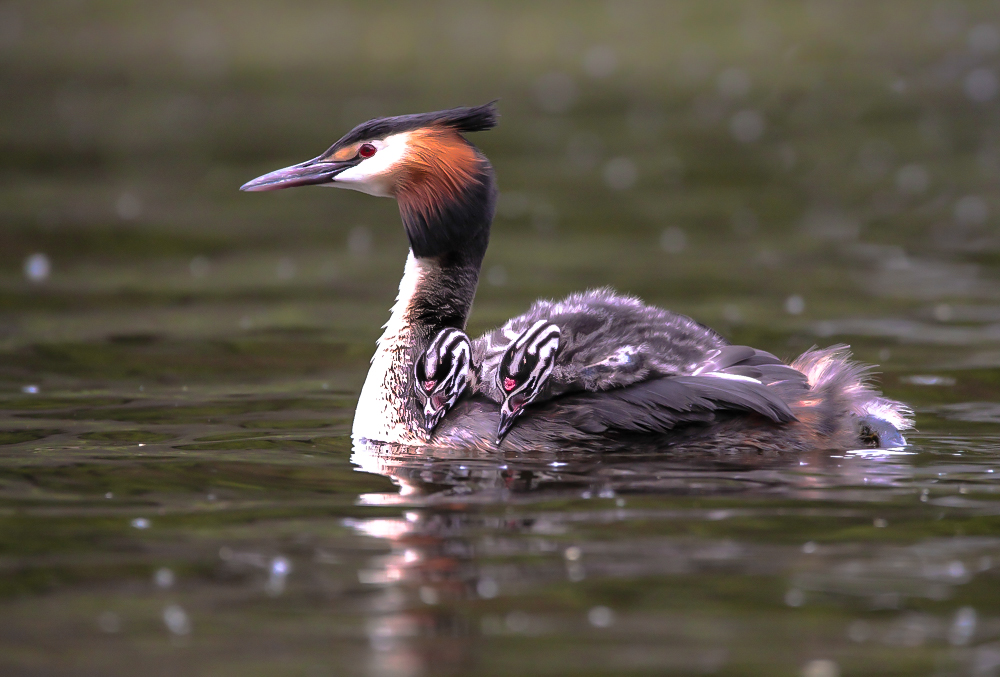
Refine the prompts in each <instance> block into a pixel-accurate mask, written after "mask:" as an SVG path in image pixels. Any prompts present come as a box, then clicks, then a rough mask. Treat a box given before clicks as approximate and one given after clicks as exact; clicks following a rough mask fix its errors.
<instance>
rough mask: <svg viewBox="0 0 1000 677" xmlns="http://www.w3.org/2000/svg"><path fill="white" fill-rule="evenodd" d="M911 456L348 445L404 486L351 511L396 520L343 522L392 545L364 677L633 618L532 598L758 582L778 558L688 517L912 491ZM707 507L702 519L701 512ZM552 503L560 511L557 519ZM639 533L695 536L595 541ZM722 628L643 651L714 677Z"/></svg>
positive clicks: (465, 662) (461, 662)
mask: <svg viewBox="0 0 1000 677" xmlns="http://www.w3.org/2000/svg"><path fill="white" fill-rule="evenodd" d="M906 460H907V459H905V458H901V457H896V456H893V455H891V453H888V452H886V453H882V454H881V455H877V456H875V455H873V456H852V457H848V456H845V454H844V453H843V452H825V451H814V452H812V453H807V454H794V455H792V454H788V455H781V454H772V455H762V454H757V453H726V452H722V451H720V452H718V453H717V454H716V455H715V456H714V457H706V456H704V455H700V456H698V457H697V458H694V459H692V458H691V457H690V456H686V455H684V454H673V453H670V452H669V450H668V451H664V450H656V451H653V450H650V451H648V452H636V453H621V454H604V455H594V454H590V453H586V452H580V453H575V454H574V453H570V452H565V453H558V454H555V453H538V454H514V453H511V454H507V455H505V456H500V457H498V456H497V455H496V454H489V453H477V452H475V451H470V450H461V451H459V450H453V451H449V450H435V451H434V452H433V453H428V451H427V450H426V449H425V450H421V451H420V453H416V452H414V450H412V449H411V448H408V447H403V446H393V445H378V446H373V445H357V446H356V447H355V449H354V454H353V457H352V461H353V462H354V463H355V464H356V465H357V466H358V467H359V469H361V470H363V471H366V472H373V473H377V474H381V475H384V476H386V477H388V478H390V479H391V480H392V481H393V482H394V483H395V484H397V485H398V486H399V487H400V490H399V493H381V494H365V495H362V496H361V499H360V501H361V503H362V504H364V505H368V506H384V507H388V506H396V507H398V508H399V509H400V511H401V514H400V516H398V517H375V518H371V519H353V520H350V521H348V523H347V524H348V526H350V527H352V528H353V529H355V530H356V531H357V532H359V533H361V534H364V535H366V536H370V537H374V538H377V539H379V540H380V541H382V542H383V543H385V544H387V545H388V547H389V552H388V553H387V554H383V555H378V556H376V557H373V558H372V559H371V560H370V562H369V563H368V565H367V566H366V567H365V568H364V569H362V570H361V571H360V572H359V579H360V580H361V582H362V583H364V584H366V585H370V586H373V587H375V588H377V590H378V592H377V594H376V595H375V596H374V597H373V599H372V602H371V605H370V617H369V620H368V623H367V626H366V630H367V633H368V638H369V642H370V645H371V649H372V663H371V668H372V674H378V675H393V676H402V675H407V676H408V675H418V674H435V675H436V674H452V673H464V672H467V671H470V670H473V669H474V668H475V666H476V663H477V662H478V661H481V660H485V656H486V654H488V653H489V652H490V651H491V650H490V649H489V648H488V647H486V646H484V645H483V644H482V643H481V642H476V641H470V638H476V637H479V638H482V639H484V640H489V639H491V638H496V639H501V638H503V637H507V638H511V637H522V638H524V637H530V636H532V635H562V634H573V633H578V632H580V631H583V632H598V631H601V632H615V631H616V629H615V627H612V626H616V625H618V626H621V627H622V628H624V627H625V626H624V624H625V623H627V622H628V621H627V616H626V615H625V614H616V612H615V611H614V610H613V609H611V608H609V607H607V606H604V605H600V604H596V603H594V604H590V603H588V605H587V607H586V608H584V609H582V610H580V611H579V612H578V613H576V614H573V615H571V617H570V615H567V614H566V613H565V610H557V611H556V612H554V613H553V610H552V609H545V610H544V612H539V611H537V610H535V611H532V609H533V606H534V605H533V604H532V599H533V598H535V597H536V596H537V595H538V594H539V590H540V589H541V590H546V591H551V590H552V589H553V586H564V585H567V584H568V585H575V584H581V583H583V582H584V581H587V582H588V583H589V584H591V585H597V586H600V585H603V584H606V583H607V581H609V580H614V579H619V580H622V579H623V583H621V584H626V585H635V584H637V581H639V580H643V579H648V578H649V577H663V576H670V577H676V576H683V575H691V574H698V573H703V572H706V571H709V572H713V571H715V572H717V570H718V569H719V568H720V567H722V568H724V569H726V570H728V571H729V572H732V570H733V569H736V570H742V569H749V570H754V569H756V568H759V562H760V561H761V560H768V559H775V555H774V553H771V552H768V553H763V552H759V550H761V548H760V547H759V546H758V545H754V544H751V543H744V542H742V541H740V540H733V539H732V538H731V537H727V538H710V537H709V538H704V537H693V536H692V535H691V534H684V530H685V529H687V528H688V526H689V525H690V523H691V522H692V521H694V522H696V523H705V522H715V523H721V522H722V521H724V520H730V519H733V518H740V517H743V518H747V517H750V516H751V515H758V514H759V512H760V508H759V507H756V506H755V505H754V503H755V502H754V500H753V499H754V498H756V499H762V498H763V499H766V498H768V497H775V498H798V499H806V500H815V499H816V498H817V497H821V496H823V493H824V492H829V491H831V490H833V491H838V492H839V491H842V490H843V489H845V488H848V487H851V488H854V489H857V488H859V485H860V487H861V488H863V487H865V486H867V485H866V484H865V483H864V482H863V479H864V477H862V476H865V477H869V478H872V479H873V481H877V482H878V483H879V484H880V485H881V486H882V487H885V486H892V485H894V484H903V483H906V482H912V481H913V480H914V471H913V468H912V467H911V466H909V465H908V464H907V463H906ZM847 461H849V462H847ZM876 478H877V479H876ZM727 496H729V497H733V498H738V499H740V502H741V503H743V502H744V501H748V502H747V504H746V506H745V507H740V506H737V507H733V506H732V504H731V503H730V504H729V506H728V507H725V508H720V507H719V505H718V503H719V499H723V500H725V498H726V497H727ZM701 498H703V499H706V500H705V505H704V507H699V504H698V503H697V500H698V499H701ZM552 501H557V502H558V505H559V506H560V507H559V509H557V510H553V509H551V505H552V503H551V502H552ZM574 504H575V505H574ZM643 521H648V522H649V523H651V524H654V525H660V526H657V527H655V528H656V529H660V528H662V525H666V524H669V525H671V528H674V526H673V525H688V526H681V527H680V531H681V533H680V534H679V535H676V534H675V535H670V536H668V537H666V538H665V537H664V536H663V534H658V535H656V534H640V536H641V537H640V538H631V539H629V542H620V543H618V542H615V543H609V542H608V541H607V540H606V534H605V535H596V537H595V534H594V533H588V532H589V531H591V530H593V529H600V530H604V529H607V528H608V527H609V526H611V525H615V524H619V525H621V527H620V528H623V529H625V530H626V531H630V532H634V531H635V530H636V527H637V525H638V524H641V523H642V522H643ZM613 528H614V527H613ZM765 549H766V548H765ZM793 552H798V550H797V549H795V550H793ZM796 556H797V555H796ZM781 560H782V558H781V557H778V558H776V561H781ZM786 564H787V562H786V563H783V564H780V565H778V566H779V567H780V566H785V565H786ZM585 585H586V584H585ZM575 594H576V595H577V596H584V597H586V596H587V593H585V592H580V591H578V592H577V593H575ZM800 594H802V593H800ZM686 622H687V621H685V623H686ZM685 632H686V631H685ZM730 632H731V630H729V629H727V627H726V624H725V623H718V622H716V621H713V624H712V627H711V628H710V629H708V630H705V632H704V633H703V635H702V636H700V638H699V640H698V641H697V642H696V643H695V644H693V645H684V646H678V645H675V642H676V641H677V639H678V638H677V637H670V635H676V634H677V630H676V629H675V630H673V631H670V632H668V633H667V634H668V637H667V638H666V643H664V639H665V638H664V637H662V636H660V637H659V639H657V643H656V646H655V647H647V648H648V649H649V651H651V652H652V653H650V654H649V656H647V658H648V660H649V662H650V665H651V666H653V665H655V666H661V667H662V666H675V667H678V668H686V669H692V670H694V669H696V670H699V671H709V672H711V671H714V670H715V669H718V668H719V667H721V665H722V664H723V663H724V662H725V660H726V656H727V649H726V645H727V643H728V642H729V641H730V640H731V639H732V638H731V637H730V636H729V635H730ZM681 634H684V633H683V632H681ZM653 638H654V637H651V638H650V639H653ZM685 642H688V643H689V639H688V640H685Z"/></svg>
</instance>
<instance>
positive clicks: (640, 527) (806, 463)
mask: <svg viewBox="0 0 1000 677" xmlns="http://www.w3.org/2000/svg"><path fill="white" fill-rule="evenodd" d="M868 4H871V5H873V6H870V7H869V6H867V5H868ZM998 58H1000V13H998V12H997V11H996V6H995V4H993V3H989V2H972V1H970V2H965V3H962V2H948V3H940V4H938V3H930V2H917V1H913V0H907V1H906V2H901V1H900V2H881V3H877V4H876V3H867V4H861V3H846V2H844V3H841V2H833V1H830V2H825V1H824V2H806V3H784V2H758V3H736V2H700V3H671V4H667V3H642V2H609V3H573V4H572V5H563V4H556V3H552V4H550V5H543V6H541V7H539V6H536V5H535V4H531V3H523V4H519V3H509V4H507V3H505V4H482V5H471V4H469V5H464V4H462V5H460V4H448V3H441V4H430V3H426V4H422V5H420V6H419V7H417V6H410V5H409V4H394V3H380V4H379V6H378V7H372V6H370V5H369V4H363V3H357V4H354V3H341V4H335V3H312V2H306V1H305V0H302V1H300V2H287V3H280V4H275V3H273V2H271V3H266V2H241V3H235V2H224V1H222V0H216V1H214V2H208V3H198V4H195V3H191V4H186V3H125V2H113V1H111V2H102V3H96V2H95V3H88V2H77V1H70V0H66V1H56V0H53V1H52V2H50V3H28V2H18V1H14V2H6V3H4V4H0V82H2V87H3V92H4V96H3V98H2V103H0V119H2V121H3V124H2V125H0V147H2V151H0V172H2V173H3V179H4V180H3V181H2V183H0V219H2V227H0V407H2V409H0V445H2V446H0V525H2V526H0V572H2V575H0V672H2V673H3V674H5V675H8V674H9V675H132V674H143V675H160V674H162V675H181V674H183V675H241V676H245V675H278V674H280V675H334V674H361V675H376V676H383V675H384V676H392V677H410V676H417V675H451V674H454V675H466V674H469V675H471V674H476V675H479V674H482V675H494V674H495V675H508V674H522V675H536V674H537V675H542V674H545V675H550V674H551V675H556V674H588V675H598V674H616V675H617V674H665V673H669V674H723V675H803V676H805V677H833V676H835V675H876V674H878V675H890V674H891V675H995V674H998V673H1000V592H998V591H1000V586H998V585H997V582H998V581H997V575H998V573H997V572H998V571H1000V520H998V513H1000V508H998V507H997V506H998V503H997V495H998V489H997V487H998V486H1000V485H998V484H997V480H996V479H995V478H996V473H995V471H996V470H997V469H998V468H1000V453H998V451H1000V396H998V389H997V385H998V382H1000V276H998V272H1000V269H998V265H1000V237H998V221H997V214H1000V195H998V193H997V186H998V185H1000V115H998V108H997V102H998V91H997V90H998V84H997V83H998V80H997V76H998V72H1000V71H998V66H1000V60H998ZM497 96H499V97H501V110H502V112H503V115H504V119H503V123H502V125H501V127H500V128H499V129H497V130H495V131H493V132H490V133H488V134H482V135H478V136H477V137H476V139H475V141H476V143H477V144H479V145H480V146H481V147H482V148H483V149H484V150H485V151H486V152H487V153H488V154H489V155H490V157H491V158H492V159H493V160H494V163H495V165H496V167H497V170H498V172H499V175H500V181H501V187H502V190H503V199H502V202H501V209H500V213H499V215H498V219H497V222H496V223H495V226H494V237H493V244H492V246H491V249H490V252H489V254H488V256H487V261H486V265H485V269H484V279H483V283H482V285H481V288H480V292H479V296H478V297H477V301H476V308H475V311H474V316H473V318H472V320H471V325H470V333H478V332H480V331H483V330H485V329H487V328H489V327H491V326H493V325H495V324H496V323H498V322H500V321H502V320H503V319H505V318H507V317H508V316H510V315H512V314H514V313H517V312H520V311H522V310H523V309H524V308H525V307H526V306H527V305H528V303H529V302H530V301H531V300H532V299H534V298H536V297H538V296H558V295H561V294H565V293H568V292H570V291H573V290H575V289H580V288H585V287H588V286H599V285H613V286H614V287H616V288H618V289H619V290H622V291H627V292H630V293H634V294H637V295H640V296H642V297H643V298H644V299H646V300H648V301H650V302H653V303H657V304H660V305H663V306H665V307H669V308H671V309H674V310H678V311H681V312H684V313H687V314H690V315H692V316H693V317H695V318H697V319H698V320H700V321H702V322H705V323H706V324H709V325H711V326H714V327H717V328H718V329H719V330H720V331H722V332H723V333H724V334H725V335H726V336H727V337H729V338H730V339H731V340H733V341H735V342H742V343H749V344H753V345H756V346H759V347H761V348H764V349H767V350H771V351H773V352H775V353H777V354H779V355H782V356H785V357H789V358H791V357H794V356H795V355H796V354H798V353H799V352H801V351H802V350H804V349H806V348H808V347H809V346H811V345H814V344H818V345H829V344H832V343H838V342H845V343H850V344H852V346H853V347H854V350H855V354H856V355H857V357H858V359H861V360H863V361H866V362H870V363H877V364H879V365H881V366H880V367H879V369H878V371H879V372H880V373H881V376H880V378H881V383H882V387H883V389H884V391H885V392H886V393H887V394H888V395H889V396H891V397H894V398H898V399H902V400H904V401H906V402H909V403H911V404H912V405H913V406H914V407H915V409H916V410H917V425H918V430H917V431H916V432H915V433H912V434H910V435H909V436H908V437H909V440H910V442H911V443H912V444H911V445H910V446H908V447H906V448H904V449H900V450H895V451H888V452H883V453H872V452H871V451H848V452H839V453H838V452H829V451H824V450H816V451H815V452H812V453H809V454H805V455H795V456H792V455H780V454H779V455H775V456H771V457H756V456H754V457H747V456H741V455H735V454H733V453H731V452H729V451H728V450H726V449H720V450H718V452H717V453H716V454H714V455H712V456H710V457H701V458H690V457H679V456H676V455H670V454H667V453H660V454H645V455H639V454H632V455H630V454H614V455H604V456H600V455H571V454H562V455H558V454H557V455H548V454H535V455H532V454H524V455H510V456H507V457H503V458H498V457H486V456H473V455H461V454H448V455H445V454H438V455H427V454H417V453H413V454H409V455H407V454H396V455H392V456H378V455H375V454H371V453H366V452H364V451H361V450H358V451H354V450H352V448H351V441H350V438H349V430H350V422H351V419H352V416H353V406H354V403H355V401H356V397H357V394H358V392H359V389H360V386H361V383H362V382H363V379H364V374H365V371H366V368H367V360H368V358H369V356H370V355H371V352H372V349H373V342H374V339H375V338H376V337H377V335H378V333H379V329H378V328H379V326H380V324H381V323H382V322H384V321H385V319H386V316H387V309H388V307H389V305H390V304H391V302H392V299H393V296H394V293H395V285H396V283H397V280H398V278H399V275H400V273H401V271H402V262H403V259H404V257H405V243H404V240H403V236H402V233H401V229H400V227H399V225H398V217H397V215H396V213H395V206H394V205H393V204H392V203H391V202H389V201H388V200H375V199H373V198H369V197H367V196H363V195H357V194H349V193H346V192H332V191H321V190H318V189H317V190H301V191H287V192H285V193H276V194H266V195H246V194H240V193H238V192H237V191H236V187H238V186H239V185H240V184H241V183H243V182H244V181H246V180H247V179H249V178H252V177H254V176H256V175H258V174H260V173H262V172H264V171H266V170H270V169H274V168H277V167H280V166H284V165H287V164H290V163H293V162H296V161H300V160H304V159H307V158H309V157H312V156H314V155H316V154H318V153H319V152H321V151H322V150H324V149H325V148H326V147H327V146H328V145H329V143H331V142H332V141H334V140H335V139H336V138H337V137H338V136H340V134H341V133H343V132H344V131H346V130H347V129H348V128H350V127H351V126H353V125H354V124H355V123H357V122H359V121H362V120H364V119H367V118H368V117H371V116H372V115H379V114H397V113H403V112H415V111H422V110H432V109H436V108H442V107H446V106H451V105H457V104H466V103H479V102H482V101H486V100H489V99H491V98H495V97H497ZM38 254H41V255H43V256H41V257H39V256H34V258H32V257H33V255H38Z"/></svg>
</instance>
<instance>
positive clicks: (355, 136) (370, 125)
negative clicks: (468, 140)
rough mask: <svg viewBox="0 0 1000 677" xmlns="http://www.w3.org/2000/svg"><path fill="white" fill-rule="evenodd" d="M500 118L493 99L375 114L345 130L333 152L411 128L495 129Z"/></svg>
mask: <svg viewBox="0 0 1000 677" xmlns="http://www.w3.org/2000/svg"><path fill="white" fill-rule="evenodd" d="M499 121H500V113H499V112H498V111H497V102H496V101H490V102H489V103H485V104H483V105H482V106H462V107H460V108H449V109H447V110H439V111H434V112H433V113H415V114H413V115H397V116H395V117H390V118H375V119H374V120H369V121H368V122H362V123H361V124H360V125H358V126H357V127H355V128H354V129H352V130H351V131H349V132H348V133H347V134H345V135H344V136H343V137H342V138H341V139H340V140H339V141H337V143H335V144H333V146H332V147H331V148H330V150H329V151H327V152H328V153H329V152H332V151H335V150H336V149H338V148H343V147H344V146H349V145H351V144H352V143H358V142H359V141H369V140H371V139H384V138H385V137H387V136H389V135H390V134H398V133H400V132H408V131H410V130H413V129H420V128H422V127H433V126H440V127H450V128H452V129H454V130H455V131H457V132H482V131H485V130H487V129H493V128H494V127H496V126H497V124H498V123H499Z"/></svg>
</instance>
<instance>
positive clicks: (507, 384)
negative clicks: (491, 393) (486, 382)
mask: <svg viewBox="0 0 1000 677" xmlns="http://www.w3.org/2000/svg"><path fill="white" fill-rule="evenodd" d="M516 387H517V381H515V380H514V379H512V378H511V377H510V376H507V377H505V378H504V380H503V389H504V390H506V391H507V392H510V391H511V390H513V389H514V388H516Z"/></svg>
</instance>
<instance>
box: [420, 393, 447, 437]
mask: <svg viewBox="0 0 1000 677" xmlns="http://www.w3.org/2000/svg"><path fill="white" fill-rule="evenodd" d="M446 413H448V410H447V409H446V408H445V407H435V406H434V403H433V401H432V399H428V400H427V404H425V405H424V430H426V431H427V432H428V433H432V432H434V428H436V427H437V424H438V423H440V422H441V419H442V418H444V415H445V414H446Z"/></svg>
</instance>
